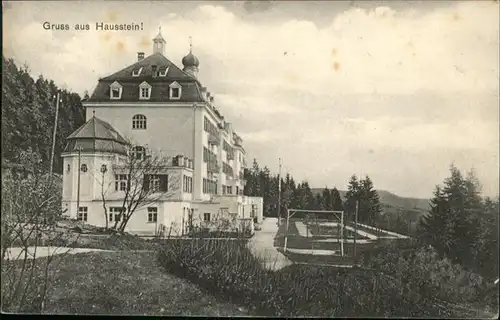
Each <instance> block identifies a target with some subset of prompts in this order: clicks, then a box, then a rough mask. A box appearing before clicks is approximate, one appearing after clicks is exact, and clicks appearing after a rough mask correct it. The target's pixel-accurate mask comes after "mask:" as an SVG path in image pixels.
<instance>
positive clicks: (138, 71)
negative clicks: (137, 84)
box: [132, 67, 142, 77]
mask: <svg viewBox="0 0 500 320" xmlns="http://www.w3.org/2000/svg"><path fill="white" fill-rule="evenodd" d="M141 71H142V67H141V68H139V69H137V70H134V71H132V76H133V77H138V76H139V75H140V74H141Z"/></svg>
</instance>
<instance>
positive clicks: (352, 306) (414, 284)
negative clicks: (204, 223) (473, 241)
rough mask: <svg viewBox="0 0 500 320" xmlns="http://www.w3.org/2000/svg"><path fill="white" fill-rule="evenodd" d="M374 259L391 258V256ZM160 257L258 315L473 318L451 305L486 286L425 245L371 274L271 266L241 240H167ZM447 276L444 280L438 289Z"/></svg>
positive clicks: (480, 294) (170, 266) (473, 299)
mask: <svg viewBox="0 0 500 320" xmlns="http://www.w3.org/2000/svg"><path fill="white" fill-rule="evenodd" d="M379 259H381V260H380V264H384V263H389V262H390V261H392V260H394V255H390V256H388V258H387V260H384V259H383V255H382V257H379ZM158 261H159V263H160V264H161V265H162V266H163V267H165V269H166V270H167V271H168V272H170V273H173V274H175V275H178V276H181V277H184V278H187V279H189V280H190V281H192V282H194V283H197V284H199V285H201V286H203V287H205V288H207V289H209V290H211V291H212V292H219V293H220V294H223V295H225V296H226V297H228V298H230V299H233V301H234V302H237V303H241V304H244V305H247V306H250V307H251V309H254V310H255V312H256V314H258V315H261V316H320V317H339V316H346V317H362V316H371V317H373V316H380V317H389V316H390V317H433V316H434V317H477V316H478V315H477V313H475V312H471V311H470V310H466V309H457V308H452V307H451V306H452V305H454V304H457V303H463V302H471V303H472V302H476V301H477V300H478V299H480V298H481V297H485V296H486V293H487V292H488V290H489V289H491V288H489V287H488V285H487V284H486V283H484V282H483V281H482V278H481V277H480V276H474V277H472V278H471V274H465V275H462V273H463V272H464V271H463V269H461V268H460V267H459V266H453V267H450V268H445V269H444V271H442V270H441V266H443V265H445V266H447V264H446V263H447V262H445V261H444V260H442V259H441V258H439V257H438V256H437V255H436V254H435V253H433V252H432V251H430V252H429V251H425V250H424V249H415V250H413V256H411V258H399V260H396V262H395V263H396V265H395V267H394V268H393V269H390V270H382V269H377V270H378V271H377V272H369V271H367V270H364V269H360V270H356V269H354V270H353V269H339V268H331V267H321V266H310V265H297V264H295V265H292V266H289V267H286V268H284V269H281V270H278V271H270V270H265V269H264V268H263V263H262V262H263V261H259V260H258V259H256V258H255V257H254V256H253V255H252V254H251V253H250V251H249V250H248V249H247V247H246V245H245V243H244V242H238V241H215V240H206V239H195V240H190V241H189V242H188V243H186V242H182V241H179V240H172V241H169V243H168V245H165V246H163V247H162V248H161V249H160V251H159V254H158ZM392 264H393V265H394V262H392ZM371 267H372V268H374V267H375V265H371ZM368 270H369V269H368ZM426 272H430V273H429V275H428V274H427V273H426ZM439 272H441V273H439ZM443 273H444V274H443ZM445 275H446V277H447V278H445V280H444V283H445V284H449V285H446V286H445V287H444V288H441V286H440V283H441V281H443V280H442V279H440V277H444V276H445ZM430 279H434V280H430ZM443 298H444V299H443Z"/></svg>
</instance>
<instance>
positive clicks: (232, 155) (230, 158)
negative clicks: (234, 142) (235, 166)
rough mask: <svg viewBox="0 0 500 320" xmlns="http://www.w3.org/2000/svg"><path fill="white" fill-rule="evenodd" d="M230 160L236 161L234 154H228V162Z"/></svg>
mask: <svg viewBox="0 0 500 320" xmlns="http://www.w3.org/2000/svg"><path fill="white" fill-rule="evenodd" d="M229 160H234V152H228V153H227V161H229Z"/></svg>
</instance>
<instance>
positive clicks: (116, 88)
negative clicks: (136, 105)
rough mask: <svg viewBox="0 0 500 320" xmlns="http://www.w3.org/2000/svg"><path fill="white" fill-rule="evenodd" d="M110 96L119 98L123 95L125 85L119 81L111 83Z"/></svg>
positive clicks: (114, 98) (115, 98) (113, 98)
mask: <svg viewBox="0 0 500 320" xmlns="http://www.w3.org/2000/svg"><path fill="white" fill-rule="evenodd" d="M109 89H110V90H109V98H110V99H112V100H118V99H121V97H122V91H123V87H122V85H121V84H119V83H118V82H117V81H115V82H113V83H112V84H110V85H109Z"/></svg>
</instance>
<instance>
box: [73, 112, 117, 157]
mask: <svg viewBox="0 0 500 320" xmlns="http://www.w3.org/2000/svg"><path fill="white" fill-rule="evenodd" d="M66 140H67V141H68V144H67V145H66V148H65V149H64V152H73V151H77V150H78V149H80V150H81V151H90V152H112V153H120V154H126V150H127V141H126V140H125V139H124V138H123V137H122V136H121V135H120V134H119V133H118V131H116V130H115V129H114V128H113V127H112V126H111V125H110V124H109V123H107V122H106V121H103V120H101V119H99V118H96V117H95V116H93V117H92V118H91V119H90V120H89V121H87V122H86V123H85V124H83V125H82V126H81V127H80V128H78V129H76V130H75V132H73V133H72V134H70V135H69V137H67V138H66Z"/></svg>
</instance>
